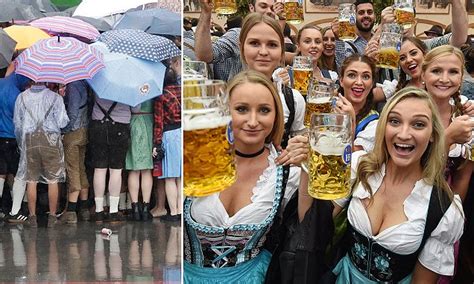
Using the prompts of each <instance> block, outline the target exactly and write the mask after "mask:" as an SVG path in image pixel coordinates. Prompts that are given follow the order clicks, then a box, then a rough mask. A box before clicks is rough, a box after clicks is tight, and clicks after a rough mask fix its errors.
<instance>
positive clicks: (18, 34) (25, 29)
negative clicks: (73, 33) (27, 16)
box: [4, 25, 51, 50]
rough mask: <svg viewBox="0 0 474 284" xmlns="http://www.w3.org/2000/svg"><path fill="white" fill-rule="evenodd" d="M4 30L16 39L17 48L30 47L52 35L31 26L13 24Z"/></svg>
mask: <svg viewBox="0 0 474 284" xmlns="http://www.w3.org/2000/svg"><path fill="white" fill-rule="evenodd" d="M4 31H5V32H6V33H7V34H8V35H9V36H10V37H11V38H12V39H14V40H15V41H16V48H15V49H16V50H21V49H25V48H28V47H30V46H32V45H33V44H35V43H36V42H37V41H39V40H42V39H47V38H50V37H51V36H50V35H48V34H47V33H45V32H43V31H42V30H40V29H38V28H35V27H31V26H18V25H13V26H10V27H8V28H5V29H4Z"/></svg>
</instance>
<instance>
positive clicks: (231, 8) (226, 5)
mask: <svg viewBox="0 0 474 284" xmlns="http://www.w3.org/2000/svg"><path fill="white" fill-rule="evenodd" d="M214 9H215V11H216V13H217V14H222V15H230V14H235V13H236V12H237V4H236V3H235V0H214Z"/></svg>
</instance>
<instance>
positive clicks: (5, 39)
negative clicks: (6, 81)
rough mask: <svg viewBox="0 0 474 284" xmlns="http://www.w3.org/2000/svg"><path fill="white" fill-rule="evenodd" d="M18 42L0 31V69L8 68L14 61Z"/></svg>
mask: <svg viewBox="0 0 474 284" xmlns="http://www.w3.org/2000/svg"><path fill="white" fill-rule="evenodd" d="M15 46H16V41H14V40H13V39H12V38H11V37H10V36H9V35H8V34H7V33H6V32H4V31H3V30H2V29H0V69H1V68H5V67H7V66H8V65H9V64H10V62H11V61H12V56H13V52H15Z"/></svg>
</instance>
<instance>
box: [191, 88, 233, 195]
mask: <svg viewBox="0 0 474 284" xmlns="http://www.w3.org/2000/svg"><path fill="white" fill-rule="evenodd" d="M183 88H184V97H183V129H184V193H185V195H187V196H206V195H209V194H212V193H215V192H219V191H222V190H224V189H226V188H227V187H229V186H230V185H231V184H232V183H234V181H235V167H234V164H233V154H232V146H231V144H230V143H229V139H230V140H231V141H232V135H231V133H228V132H229V130H228V129H229V128H228V125H229V122H230V119H231V118H230V112H229V107H228V95H227V93H226V92H225V82H224V81H219V80H206V81H205V82H204V83H201V84H184V85H183ZM189 92H191V94H190V93H189Z"/></svg>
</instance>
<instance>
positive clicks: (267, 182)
mask: <svg viewBox="0 0 474 284" xmlns="http://www.w3.org/2000/svg"><path fill="white" fill-rule="evenodd" d="M277 156H278V153H277V151H276V150H275V148H274V147H273V146H270V155H268V164H269V166H268V167H267V168H266V169H265V170H264V171H263V173H262V175H260V177H259V178H258V181H257V183H256V184H255V187H254V188H253V190H252V191H253V195H252V197H251V203H250V204H249V205H247V206H245V207H243V208H241V209H240V210H239V211H238V212H237V213H235V214H234V215H233V216H229V214H227V211H226V210H225V208H224V205H223V204H222V202H221V200H220V199H219V194H220V193H219V192H217V193H214V194H211V195H209V196H206V197H199V198H195V199H194V200H193V203H192V205H191V216H192V217H193V219H194V220H195V221H196V222H198V223H200V224H203V225H208V226H213V227H221V228H228V227H231V226H233V225H236V224H259V223H261V222H263V221H264V220H265V218H266V217H267V216H268V215H269V214H270V212H271V210H272V206H273V201H274V199H275V189H276V177H277V165H276V164H275V159H276V157H277ZM299 178H300V168H299V167H291V168H290V174H289V176H288V182H287V184H286V190H285V196H284V200H283V206H285V205H286V203H287V202H288V200H289V199H290V198H291V196H292V195H293V193H294V192H295V191H296V190H297V188H298V186H299Z"/></svg>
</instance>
